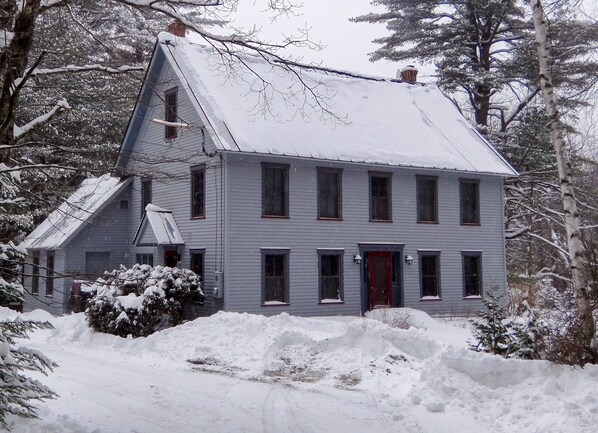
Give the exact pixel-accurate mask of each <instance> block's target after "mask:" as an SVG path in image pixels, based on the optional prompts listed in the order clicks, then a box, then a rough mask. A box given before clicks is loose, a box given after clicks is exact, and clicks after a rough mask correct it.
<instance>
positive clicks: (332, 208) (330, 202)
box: [318, 171, 341, 219]
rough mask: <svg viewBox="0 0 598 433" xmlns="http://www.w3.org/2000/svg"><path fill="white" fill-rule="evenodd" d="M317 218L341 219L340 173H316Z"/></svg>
mask: <svg viewBox="0 0 598 433" xmlns="http://www.w3.org/2000/svg"><path fill="white" fill-rule="evenodd" d="M318 210H319V215H318V217H319V218H337V219H338V218H340V217H341V173H340V172H333V171H319V172H318Z"/></svg>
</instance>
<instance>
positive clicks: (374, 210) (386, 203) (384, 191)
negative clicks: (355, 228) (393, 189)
mask: <svg viewBox="0 0 598 433" xmlns="http://www.w3.org/2000/svg"><path fill="white" fill-rule="evenodd" d="M370 197H371V218H372V220H379V221H389V220H390V176H370Z"/></svg>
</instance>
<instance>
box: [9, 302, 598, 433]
mask: <svg viewBox="0 0 598 433" xmlns="http://www.w3.org/2000/svg"><path fill="white" fill-rule="evenodd" d="M386 314H387V315H388V314H390V315H396V314H399V315H409V316H411V318H412V320H413V322H414V325H413V326H411V327H410V328H409V329H397V328H392V327H390V326H388V325H386V324H384V323H382V322H380V321H379V320H373V319H368V318H347V317H334V318H299V317H293V316H289V315H287V314H281V315H279V316H274V317H263V316H256V315H250V314H237V313H224V312H221V313H218V314H216V315H214V316H212V317H207V318H200V319H197V320H194V321H192V322H188V323H185V324H183V325H181V326H178V327H175V328H170V329H167V330H164V331H161V332H157V333H155V334H153V335H150V336H148V337H146V338H137V339H123V338H119V337H114V336H111V335H106V334H98V333H94V332H93V331H90V330H89V329H88V328H87V326H86V325H85V322H84V317H83V316H82V315H81V314H76V315H71V316H67V317H63V318H59V319H54V321H53V323H54V325H55V330H53V331H48V332H36V333H35V335H34V343H36V344H37V346H38V347H39V348H40V349H42V350H44V351H49V352H52V351H53V352H54V355H56V356H58V357H59V358H60V357H61V355H62V351H67V353H68V354H67V355H63V356H62V359H59V360H58V361H59V364H63V367H62V368H64V369H65V371H64V372H61V371H60V370H61V369H58V370H57V372H56V373H55V374H56V375H58V374H61V375H62V376H61V378H56V379H54V380H55V384H56V386H58V387H59V388H60V387H65V386H67V385H66V384H67V383H69V381H68V379H65V377H69V374H71V371H69V369H72V371H77V372H79V377H77V378H76V382H75V381H74V380H71V382H70V385H68V386H69V387H67V388H65V389H63V390H61V389H58V390H57V391H58V392H59V394H61V395H62V396H63V397H62V398H63V399H64V400H63V402H62V403H60V401H61V400H58V401H57V403H55V404H57V405H58V407H59V408H62V407H64V412H60V410H62V409H59V408H54V406H48V407H50V408H53V411H54V412H52V414H51V415H49V416H50V418H52V419H55V418H56V416H59V415H55V414H56V413H71V412H70V411H71V410H72V405H73V404H74V402H75V401H76V402H77V405H78V406H79V407H80V411H81V412H80V413H81V414H84V416H83V418H84V419H90V418H91V420H90V425H93V426H94V427H93V428H96V427H97V426H98V425H99V426H105V427H102V428H98V430H97V431H98V432H100V431H104V429H106V431H133V430H136V431H145V432H148V431H149V432H154V431H155V432H158V431H163V429H160V428H159V427H158V426H154V427H148V426H147V425H146V424H144V423H145V422H148V421H147V417H150V418H151V419H154V418H152V417H158V418H159V419H164V420H166V419H167V420H168V423H167V425H169V424H170V423H171V422H175V420H176V422H180V423H181V424H176V428H175V427H172V426H171V427H170V428H171V430H172V431H175V430H176V431H181V432H184V431H189V432H191V431H196V428H197V424H196V423H197V422H203V421H202V420H204V419H205V418H204V417H205V416H207V415H205V413H211V414H218V415H214V417H213V418H210V419H211V421H210V422H212V423H213V424H212V426H213V427H214V428H210V429H209V430H210V431H220V432H229V431H241V430H244V429H245V431H258V430H260V429H261V430H263V431H337V430H336V428H337V427H338V425H347V427H346V428H345V430H344V431H348V432H359V431H364V429H368V431H376V432H377V431H380V432H382V431H398V432H403V431H404V432H406V431H418V432H424V433H426V432H435V433H437V432H457V431H459V432H470V431H471V432H473V431H488V432H513V431H517V432H522V433H528V432H529V433H532V432H538V431H551V432H562V433H569V432H571V433H573V432H575V433H578V432H591V431H594V427H595V426H594V424H595V420H596V419H597V417H598V389H597V388H596V386H595V384H596V383H597V381H598V367H596V366H587V367H586V368H584V369H573V368H570V367H563V366H557V365H552V364H549V363H547V362H543V361H521V360H511V359H509V360H506V359H503V358H501V357H498V356H493V355H489V354H485V353H477V352H473V351H471V350H468V349H467V348H466V346H467V343H466V341H465V340H466V339H467V338H469V336H470V334H469V331H468V330H467V329H464V328H463V327H458V326H457V327H455V326H453V325H452V324H451V323H448V322H441V321H438V320H435V319H432V318H430V317H429V316H427V315H426V314H425V313H422V312H419V311H415V310H387V312H386ZM380 315H383V313H381V312H377V313H374V314H373V316H374V317H379V316H380ZM48 354H49V355H51V356H53V355H52V353H48ZM90 362H91V365H86V364H88V363H90ZM104 370H105V371H104ZM206 372H207V373H211V374H209V375H208V374H205V373H206ZM53 376H54V375H51V376H50V377H49V378H48V380H53ZM80 381H84V384H79V382H80ZM85 381H88V382H89V383H85ZM96 381H97V383H95V382H96ZM280 384H283V385H285V386H284V387H282V388H280ZM148 386H149V388H148ZM72 387H81V388H82V389H84V391H83V392H84V395H77V394H76V393H74V392H73V391H72ZM264 387H266V388H264ZM272 387H277V388H272ZM87 389H93V391H89V395H87V393H88V392H87V391H86V390H87ZM148 389H153V390H156V389H159V390H160V395H157V396H156V398H158V397H159V398H158V400H156V402H159V403H157V404H158V406H152V409H151V411H150V412H151V415H150V412H147V410H145V411H144V409H143V408H141V409H139V408H138V409H135V411H133V409H131V408H130V405H133V406H135V407H137V406H136V405H137V404H142V403H141V402H140V401H139V399H138V398H137V396H138V395H144V396H145V395H147V397H143V398H146V399H148V400H151V399H152V397H151V393H150V394H147V393H148ZM272 392H275V394H274V395H279V397H276V399H275V400H272V398H273V397H272V394H271V393H272ZM119 393H120V394H122V395H123V396H124V397H123V398H125V397H126V396H127V395H129V397H128V399H127V400H126V401H123V402H122V403H121V404H122V405H123V407H124V408H123V410H122V413H120V414H117V415H116V416H117V417H118V416H121V417H125V418H126V419H127V423H128V424H126V425H127V427H126V428H124V427H122V425H121V424H118V425H117V427H114V426H112V427H110V426H109V424H107V421H106V420H104V418H102V417H103V416H105V414H104V412H103V407H104V404H108V403H107V402H106V400H105V399H114V398H115V396H116V395H119ZM279 393H282V394H279ZM96 394H97V395H96ZM282 395H284V396H285V397H282ZM166 396H168V397H166ZM191 396H192V397H191ZM88 399H89V404H88V403H86V401H87V400H88ZM98 399H99V400H98ZM188 399H192V400H193V401H195V402H196V404H199V405H200V406H199V407H202V408H203V409H202V411H199V412H200V413H196V412H197V411H196V410H191V411H189V409H188V408H189V406H188V405H189V400H188ZM111 401H112V400H111ZM144 401H145V400H144ZM152 401H153V400H152ZM69 402H70V403H69ZM101 402H103V403H101ZM98 403H101V404H100V405H98ZM117 403H118V402H117V401H116V402H114V405H116V404H117ZM283 403H284V404H283ZM52 404H54V402H52ZM61 404H62V405H61ZM111 404H112V403H111ZM143 404H150V402H149V401H145V403H143ZM152 404H153V403H152ZM231 405H232V407H233V408H234V411H233V412H235V413H238V415H236V416H234V417H233V419H231V418H226V416H229V417H230V415H224V414H230V413H231V408H230V407H229V406H231ZM256 405H257V407H256ZM314 406H315V407H314ZM84 408H86V409H84ZM225 409H226V410H225ZM137 411H139V413H143V414H144V415H143V416H141V415H136V414H137ZM264 411H265V412H264ZM268 412H273V413H270V414H269V415H273V416H274V417H277V416H278V415H280V417H279V418H280V419H284V418H285V416H288V417H289V420H288V421H287V422H290V421H292V419H297V420H299V419H304V420H305V421H304V423H305V424H302V425H304V426H305V428H304V429H303V428H302V429H299V430H297V429H295V430H293V429H292V426H291V424H285V425H280V424H276V423H274V424H273V425H270V424H269V423H272V422H274V421H272V420H271V419H270V417H268V416H266V415H267V414H268ZM75 413H77V412H75ZM202 414H203V415H202ZM353 414H359V415H353ZM283 415H284V416H283ZM210 416H212V415H210ZM222 417H225V418H226V419H225V420H223V419H222ZM347 417H349V418H350V422H347ZM352 417H354V418H352ZM237 418H239V419H237ZM324 418H326V419H327V420H328V421H323V419H324ZM341 418H342V419H341ZM373 419H375V420H377V421H375V422H374V421H373ZM67 421H70V422H73V420H72V419H70V418H69V419H68V420H67ZM183 422H184V423H187V424H184V425H183V424H182V423H183ZM280 422H282V421H280ZM131 423H132V424H131ZM194 423H195V424H194ZM310 423H311V424H310ZM266 424H268V425H266ZM118 426H120V427H118ZM186 426H187V427H186ZM235 426H236V427H235ZM162 427H164V426H162ZM79 428H80V426H78V427H76V428H75V427H73V430H68V431H87V430H84V429H83V428H81V430H79ZM110 428H112V429H113V430H110ZM177 429H178V430H177ZM91 430H93V429H92V428H90V430H89V431H91ZM15 431H17V432H18V433H20V432H22V431H38V430H35V429H33V430H18V429H17V430H15ZM39 431H52V430H39ZM56 431H58V430H56Z"/></svg>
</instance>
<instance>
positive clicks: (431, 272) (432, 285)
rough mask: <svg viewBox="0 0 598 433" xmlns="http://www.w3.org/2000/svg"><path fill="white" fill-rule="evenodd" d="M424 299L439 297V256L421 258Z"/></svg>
mask: <svg viewBox="0 0 598 433" xmlns="http://www.w3.org/2000/svg"><path fill="white" fill-rule="evenodd" d="M420 262H421V286H422V297H424V296H439V293H438V288H439V286H440V284H439V276H438V256H436V255H433V256H420Z"/></svg>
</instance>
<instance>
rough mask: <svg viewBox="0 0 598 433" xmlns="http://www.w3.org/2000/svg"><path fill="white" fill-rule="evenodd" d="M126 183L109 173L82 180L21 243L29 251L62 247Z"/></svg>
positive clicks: (126, 182) (126, 181)
mask: <svg viewBox="0 0 598 433" xmlns="http://www.w3.org/2000/svg"><path fill="white" fill-rule="evenodd" d="M129 182H130V180H121V179H119V178H117V177H113V176H110V175H109V174H105V175H103V176H100V177H97V178H93V179H85V180H84V181H83V183H82V184H81V186H80V187H79V189H78V190H77V191H75V192H74V193H73V195H71V196H70V197H69V198H68V199H67V200H66V201H65V202H64V203H62V204H61V205H60V206H59V207H58V209H56V210H55V211H54V212H52V213H51V214H50V215H49V216H48V217H47V218H46V219H45V220H44V221H43V222H42V223H41V224H40V225H39V226H37V228H36V229H35V230H34V231H33V232H31V233H30V234H29V236H27V238H25V240H24V241H23V244H22V245H23V246H24V247H25V248H27V249H33V250H44V249H47V250H52V249H58V248H62V247H63V246H64V245H65V244H66V243H67V241H69V240H70V239H72V238H73V237H74V236H75V235H76V234H77V233H79V231H80V230H82V229H83V228H84V227H85V226H86V225H87V224H92V223H93V222H92V219H93V217H94V216H96V215H98V214H99V212H100V211H101V210H102V209H103V208H104V207H105V206H106V205H107V204H108V203H109V202H110V200H111V199H112V197H114V196H116V194H118V193H119V192H120V191H122V190H123V189H124V187H125V186H126V185H128V184H129Z"/></svg>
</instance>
